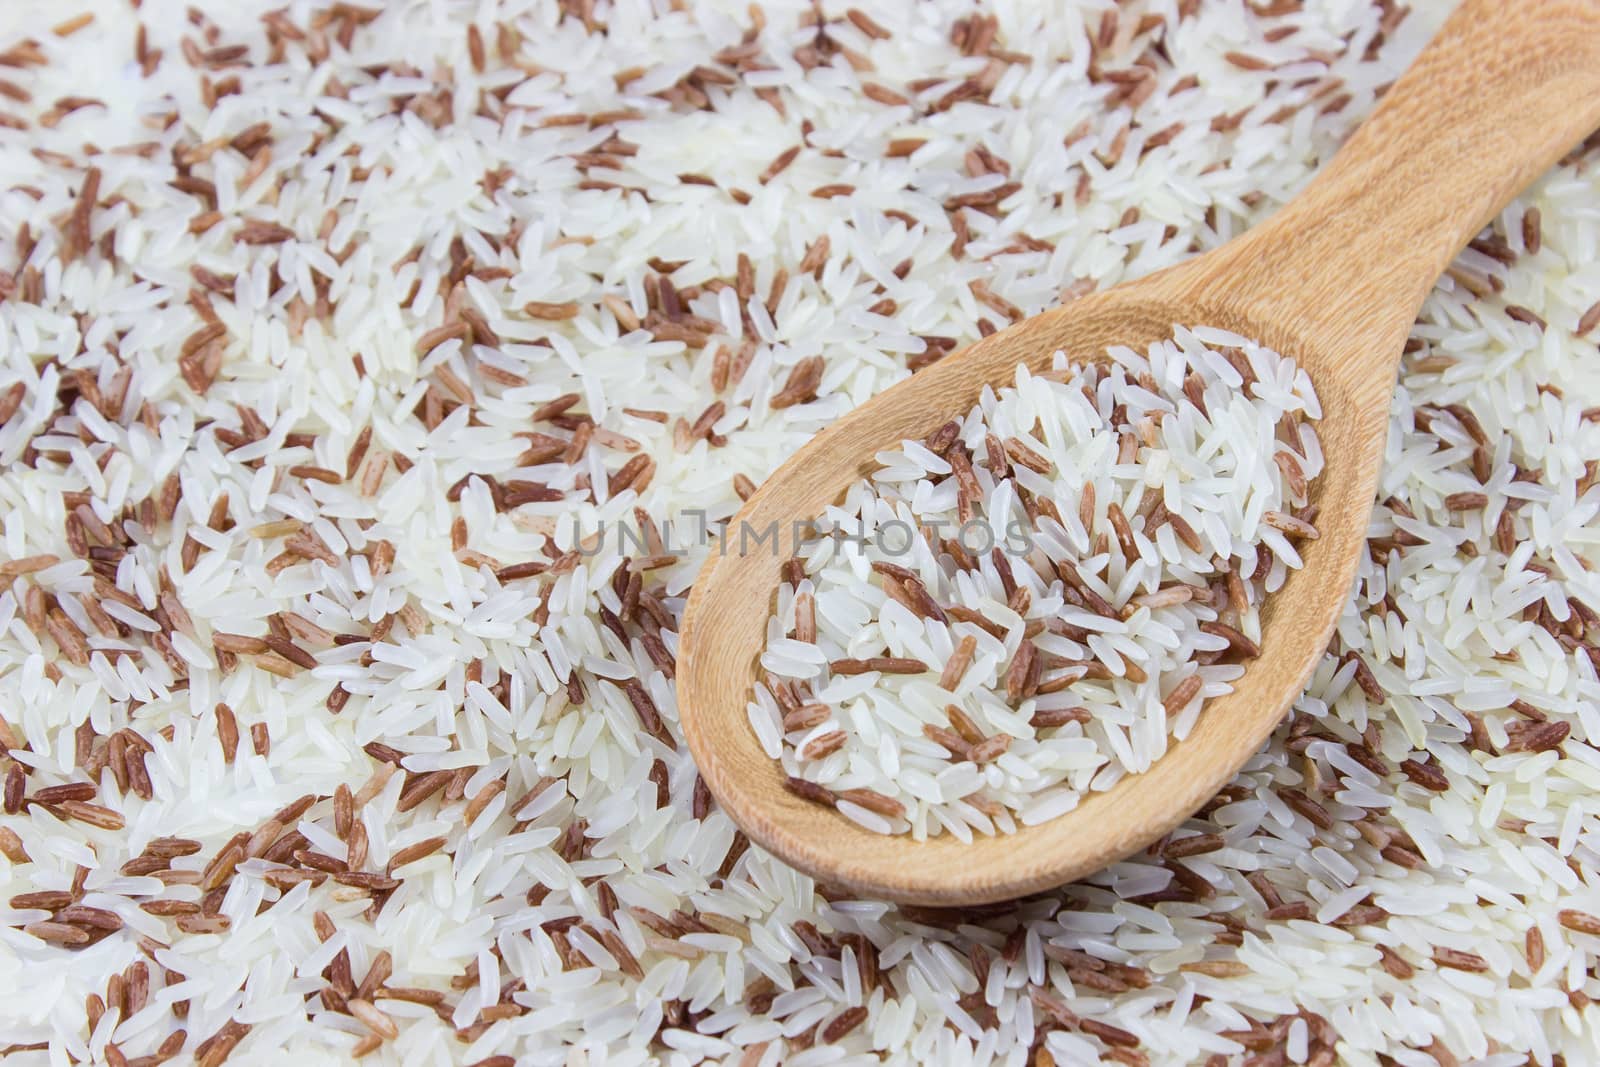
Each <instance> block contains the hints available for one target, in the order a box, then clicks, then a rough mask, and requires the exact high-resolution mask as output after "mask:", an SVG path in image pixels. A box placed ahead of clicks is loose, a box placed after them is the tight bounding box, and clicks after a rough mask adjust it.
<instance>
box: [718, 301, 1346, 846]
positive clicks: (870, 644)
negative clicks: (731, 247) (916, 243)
mask: <svg viewBox="0 0 1600 1067" xmlns="http://www.w3.org/2000/svg"><path fill="white" fill-rule="evenodd" d="M1213 346H1215V347H1213ZM1107 356H1108V358H1109V360H1110V363H1109V365H1102V364H1100V363H1097V362H1089V363H1081V364H1072V363H1069V362H1067V358H1066V355H1065V354H1064V353H1057V354H1056V355H1055V358H1054V360H1053V362H1052V366H1051V368H1050V370H1049V372H1048V373H1046V374H1043V375H1037V376H1035V375H1031V374H1029V373H1028V371H1027V369H1026V368H1025V367H1018V368H1017V370H1016V374H1015V379H1014V381H1015V384H1014V385H1011V386H1005V387H1003V388H1001V389H1000V390H999V392H998V393H996V392H995V391H993V390H991V389H985V390H984V392H983V396H982V397H981V398H980V400H979V403H978V404H976V405H975V406H974V407H973V408H972V410H971V411H970V412H968V413H967V414H966V416H965V418H963V419H960V420H952V421H951V422H948V423H946V424H945V425H944V426H942V427H941V428H940V429H938V430H936V431H935V432H934V433H933V434H932V435H930V436H929V437H928V439H927V440H926V441H905V442H903V443H902V445H901V447H900V449H899V450H895V451H888V452H884V453H881V454H879V455H878V457H877V461H878V463H879V464H881V466H880V467H879V468H878V469H877V470H875V471H874V472H873V473H872V475H871V477H870V478H868V479H866V480H863V481H862V482H859V483H857V484H856V485H855V486H853V487H852V488H851V489H850V491H849V492H848V493H847V494H846V495H845V498H844V500H843V501H842V502H841V503H840V504H837V505H834V506H832V507H829V508H828V509H826V510H825V511H824V513H823V514H822V516H820V519H819V520H818V522H817V523H816V526H817V530H816V533H815V535H814V536H813V537H812V539H811V541H812V543H811V544H810V546H809V547H808V548H807V549H806V550H805V551H804V552H803V555H802V557H801V558H797V559H795V560H792V561H790V562H789V565H788V570H789V571H790V572H791V573H790V574H789V578H790V579H791V580H789V581H785V582H784V583H783V585H782V587H781V588H780V590H779V593H778V603H777V611H776V612H775V613H774V614H773V616H772V618H771V619H770V620H769V621H768V626H767V644H766V648H765V651H764V652H763V654H762V657H761V665H762V667H763V668H764V669H765V671H766V673H765V675H764V680H763V681H761V682H758V683H757V684H756V686H755V691H754V694H753V695H754V698H755V699H753V700H752V701H751V702H750V703H749V707H748V715H749V719H750V724H751V727H752V728H753V729H754V730H755V732H756V736H757V737H758V738H759V739H760V741H761V743H762V746H763V748H765V750H766V752H767V754H768V755H770V756H772V757H773V758H775V759H780V760H781V761H782V764H783V768H784V771H785V772H786V774H787V776H788V785H789V788H790V789H791V790H793V791H794V792H796V793H798V794H799V795H800V796H802V797H806V798H807V799H810V800H813V801H815V802H817V803H820V804H823V805H826V806H829V807H834V808H836V809H837V810H838V811H839V812H840V813H841V814H842V815H844V816H845V817H846V818H849V819H851V820H853V821H855V822H856V823H858V824H860V825H861V826H864V827H866V828H867V829H869V830H872V831H874V832H876V833H884V834H888V833H909V834H911V835H912V836H913V837H914V838H916V839H918V840H922V839H925V838H927V837H929V836H930V835H937V834H940V833H944V832H949V833H952V834H955V835H956V836H957V837H959V838H960V839H962V840H964V841H970V840H972V835H973V833H974V832H977V833H981V834H993V833H996V832H1002V833H1010V832H1013V831H1015V830H1016V828H1017V825H1018V823H1021V824H1022V825H1027V826H1031V825H1036V824H1038V823H1041V822H1045V821H1047V820H1049V819H1053V818H1056V817H1057V816H1060V815H1064V814H1066V813H1067V812H1069V811H1071V810H1073V809H1074V808H1075V807H1077V805H1078V801H1079V800H1080V799H1081V798H1082V797H1083V795H1084V794H1085V793H1088V792H1093V791H1100V790H1105V789H1109V788H1111V787H1112V786H1113V785H1115V784H1116V783H1117V782H1119V781H1121V780H1122V779H1123V778H1124V777H1125V776H1127V775H1129V774H1139V773H1141V772H1143V771H1146V770H1148V769H1149V768H1150V765H1151V763H1152V762H1154V761H1155V760H1157V759H1159V758H1160V757H1161V755H1162V754H1163V753H1164V752H1165V751H1166V748H1167V738H1168V735H1169V733H1170V734H1171V736H1173V737H1175V738H1177V739H1179V740H1182V739H1183V738H1185V737H1187V736H1188V734H1189V731H1190V730H1191V729H1193V727H1194V724H1195V723H1196V722H1197V721H1198V720H1199V717H1200V713H1201V709H1202V708H1203V707H1204V705H1205V702H1206V701H1207V700H1209V699H1210V698H1212V697H1215V696H1221V695H1222V694H1224V693H1229V692H1232V690H1233V683H1234V682H1235V681H1237V680H1238V679H1239V678H1240V677H1241V676H1242V675H1243V674H1244V670H1245V668H1244V663H1245V662H1246V661H1248V660H1250V659H1253V658H1255V657H1256V656H1258V655H1260V652H1261V649H1260V644H1259V642H1260V640H1261V619H1260V607H1261V603H1262V599H1263V597H1264V596H1265V595H1266V594H1268V593H1272V592H1276V591H1277V590H1278V589H1279V588H1280V587H1281V586H1282V585H1283V580H1284V577H1285V575H1286V574H1287V572H1288V571H1289V570H1290V569H1292V568H1298V567H1299V566H1300V562H1301V561H1300V555H1299V553H1298V552H1297V551H1296V549H1295V543H1296V542H1299V541H1301V540H1302V539H1305V538H1312V539H1314V538H1315V537H1316V536H1317V529H1316V526H1315V525H1314V524H1313V522H1312V520H1313V519H1315V517H1316V509H1315V506H1314V505H1311V503H1310V499H1309V496H1308V492H1309V484H1310V481H1311V480H1312V479H1314V478H1315V477H1316V476H1317V475H1318V474H1319V473H1321V470H1322V452H1321V450H1320V447H1319V445H1318V441H1317V436H1316V431H1315V430H1314V429H1313V427H1312V425H1311V423H1310V422H1308V421H1305V420H1306V419H1307V417H1308V416H1309V417H1310V418H1315V417H1317V416H1318V415H1320V413H1321V409H1320V407H1319V406H1318V404H1317V399H1316V392H1315V390H1314V389H1313V388H1312V386H1311V382H1310V380H1309V379H1308V378H1307V377H1306V374H1305V372H1304V371H1300V370H1298V369H1297V368H1296V367H1295V365H1294V362H1293V361H1292V360H1287V359H1284V358H1283V357H1282V356H1280V355H1279V354H1278V353H1276V352H1274V351H1272V350H1271V349H1268V348H1264V347H1262V346H1261V345H1259V344H1256V343H1254V342H1252V341H1250V340H1249V339H1248V338H1245V337H1241V336H1238V335H1237V334H1232V333H1228V332H1227V331H1224V330H1217V329H1215V328H1211V327H1204V326H1200V327H1195V328H1194V329H1192V330H1191V329H1187V328H1184V327H1182V326H1179V327H1176V328H1175V332H1174V336H1173V338H1172V339H1171V340H1166V341H1160V342H1157V343H1156V344H1153V345H1151V346H1150V347H1149V349H1148V351H1147V352H1145V353H1142V354H1141V353H1138V352H1135V351H1133V350H1131V349H1129V348H1127V347H1125V346H1120V345H1118V346H1113V347H1112V348H1111V350H1110V351H1109V352H1108V353H1107Z"/></svg>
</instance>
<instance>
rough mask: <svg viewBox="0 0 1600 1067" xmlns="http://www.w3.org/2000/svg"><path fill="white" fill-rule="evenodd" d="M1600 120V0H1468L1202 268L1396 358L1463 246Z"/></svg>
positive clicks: (1264, 308)
mask: <svg viewBox="0 0 1600 1067" xmlns="http://www.w3.org/2000/svg"><path fill="white" fill-rule="evenodd" d="M1597 125H1600V0H1466V2H1465V3H1463V4H1462V5H1461V7H1460V8H1458V9H1457V10H1456V12H1455V13H1454V14H1453V15H1452V16H1451V17H1450V18H1449V20H1448V21H1446V22H1445V24H1444V26H1443V27H1442V28H1441V29H1440V30H1439V32H1438V35H1437V36H1436V37H1435V38H1434V39H1433V41H1432V43H1430V44H1429V45H1428V46H1427V48H1426V49H1425V50H1424V51H1423V52H1422V54H1421V55H1420V56H1419V57H1418V58H1417V60H1416V62H1415V63H1413V64H1412V66H1411V68H1410V70H1408V71H1407V72H1406V74H1405V75H1404V76H1403V77H1401V78H1400V79H1399V81H1397V82H1395V83H1394V85H1393V87H1392V88H1391V89H1390V90H1389V92H1388V93H1387V94H1386V95H1385V97H1384V99H1383V100H1382V102H1381V103H1380V104H1379V106H1378V107H1377V109H1376V110H1375V111H1374V112H1373V114H1372V115H1371V116H1370V117H1369V118H1368V119H1367V121H1366V122H1365V123H1364V124H1363V125H1362V126H1361V128H1360V129H1358V130H1357V131H1356V132H1355V134H1354V135H1352V136H1351V138H1350V139H1349V141H1348V142H1347V143H1346V144H1345V145H1344V147H1343V148H1342V149H1341V150H1340V151H1339V153H1338V154H1337V155H1336V156H1335V157H1334V158H1333V160H1332V161H1331V162H1330V163H1329V164H1328V165H1327V166H1326V167H1324V168H1323V170H1322V172H1321V173H1320V174H1319V175H1318V176H1317V177H1316V179H1315V180H1314V181H1312V183H1311V184H1310V185H1309V186H1307V187H1306V189H1305V190H1304V191H1303V192H1302V193H1301V194H1300V195H1299V196H1298V197H1296V198H1295V199H1294V200H1293V201H1292V202H1291V203H1290V204H1289V205H1288V206H1286V207H1285V208H1283V210H1281V211H1280V212H1278V214H1277V215H1276V216H1274V217H1273V218H1271V219H1269V220H1268V221H1267V222H1266V223H1264V224H1263V225H1261V226H1258V227H1256V229H1254V230H1253V231H1251V232H1250V233H1248V234H1246V235H1245V236H1244V237H1242V238H1241V239H1239V240H1238V241H1235V242H1233V244H1232V245H1230V246H1229V249H1228V250H1227V251H1226V252H1224V254H1223V256H1222V257H1220V259H1221V262H1219V263H1217V265H1216V269H1215V270H1213V271H1207V272H1206V275H1207V277H1205V278H1202V279H1201V280H1200V281H1201V284H1202V285H1209V286H1210V287H1212V288H1213V291H1215V290H1218V289H1225V290H1227V291H1228V293H1229V299H1231V300H1237V301H1239V302H1240V304H1241V305H1243V306H1244V307H1245V308H1247V309H1248V310H1251V311H1255V312H1258V313H1260V312H1269V313H1276V314H1277V315H1278V316H1279V317H1281V316H1282V314H1283V311H1284V310H1285V309H1286V303H1285V302H1286V301H1288V302H1291V304H1290V308H1291V309H1292V311H1293V312H1294V317H1295V318H1296V319H1297V320H1299V322H1300V325H1301V328H1302V329H1305V330H1306V331H1307V336H1310V335H1311V332H1312V331H1317V332H1319V333H1320V332H1322V331H1333V332H1337V333H1338V334H1340V335H1342V336H1345V337H1347V338H1348V339H1349V342H1348V343H1349V346H1350V347H1349V351H1348V355H1349V357H1350V361H1352V362H1354V363H1357V364H1361V363H1365V364H1366V365H1368V366H1371V367H1376V366H1377V365H1379V364H1380V363H1381V364H1383V369H1384V370H1386V371H1387V370H1388V369H1389V366H1390V365H1391V364H1392V360H1393V357H1394V355H1395V353H1396V352H1397V351H1398V348H1399V342H1400V341H1401V340H1403V339H1404V337H1405V334H1406V331H1407V330H1408V329H1409V327H1410V324H1411V322H1412V320H1413V319H1414V318H1415V317H1416V312H1417V310H1418V309H1419V308H1420V307H1421V306H1422V301H1423V299H1424V298H1425V297H1426V296H1427V294H1428V291H1429V289H1430V288H1431V287H1432V286H1433V283H1434V281H1435V280H1436V279H1437V278H1438V276H1439V275H1440V274H1441V273H1442V272H1443V271H1444V270H1445V268H1446V267H1448V266H1449V264H1450V261H1451V260H1452V259H1453V258H1454V257H1455V255H1456V253H1457V252H1459V251H1460V250H1461V249H1462V248H1463V247H1464V246H1465V245H1466V243H1467V242H1468V241H1470V240H1471V239H1472V238H1473V236H1474V235H1475V234H1477V233H1478V231H1479V230H1480V229H1481V228H1482V227H1483V226H1484V225H1485V224H1486V223H1488V222H1489V221H1490V220H1491V219H1492V218H1493V217H1494V216H1495V214H1496V213H1497V212H1499V211H1500V210H1501V209H1502V208H1503V207H1504V206H1505V205H1506V204H1507V203H1508V202H1509V201H1510V200H1511V199H1512V198H1513V197H1514V196H1516V195H1517V193H1519V192H1520V191H1521V190H1522V189H1524V188H1525V187H1526V186H1527V185H1528V184H1529V183H1530V182H1532V181H1533V180H1534V179H1535V178H1537V177H1538V176H1539V175H1540V174H1541V173H1542V172H1543V171H1544V170H1545V169H1546V168H1548V167H1550V166H1551V165H1552V164H1554V163H1555V162H1556V161H1557V160H1558V159H1560V158H1561V156H1562V155H1563V154H1564V153H1566V152H1567V151H1568V150H1570V149H1571V148H1572V147H1573V146H1574V145H1575V144H1577V143H1578V142H1580V141H1581V140H1583V138H1584V137H1585V136H1586V135H1587V134H1588V133H1589V132H1590V131H1591V130H1593V129H1594V128H1595V127H1596V126H1597ZM1207 258H1208V259H1210V258H1211V257H1207ZM1350 369H1351V370H1352V371H1354V370H1357V369H1359V368H1357V367H1351V368H1350Z"/></svg>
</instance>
